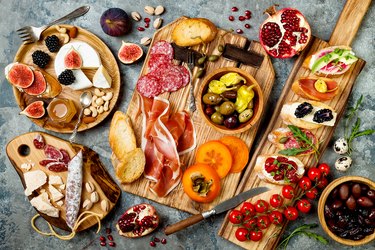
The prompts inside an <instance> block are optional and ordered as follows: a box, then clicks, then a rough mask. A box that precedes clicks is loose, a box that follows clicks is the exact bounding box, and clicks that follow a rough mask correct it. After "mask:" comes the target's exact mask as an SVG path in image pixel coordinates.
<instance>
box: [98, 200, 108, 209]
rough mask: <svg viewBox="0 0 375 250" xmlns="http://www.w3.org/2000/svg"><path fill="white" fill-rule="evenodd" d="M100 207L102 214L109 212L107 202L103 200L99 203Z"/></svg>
mask: <svg viewBox="0 0 375 250" xmlns="http://www.w3.org/2000/svg"><path fill="white" fill-rule="evenodd" d="M100 207H101V208H102V210H103V212H108V210H109V202H108V200H106V199H104V200H102V201H101V202H100Z"/></svg>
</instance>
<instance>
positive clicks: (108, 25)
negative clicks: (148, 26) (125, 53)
mask: <svg viewBox="0 0 375 250" xmlns="http://www.w3.org/2000/svg"><path fill="white" fill-rule="evenodd" d="M100 25H101V26H102V29H103V31H104V33H106V34H107V35H110V36H122V35H125V34H126V33H128V32H129V31H130V29H131V21H130V18H129V16H128V14H126V12H125V11H124V10H122V9H120V8H110V9H108V10H106V11H104V13H103V14H102V16H101V17H100Z"/></svg>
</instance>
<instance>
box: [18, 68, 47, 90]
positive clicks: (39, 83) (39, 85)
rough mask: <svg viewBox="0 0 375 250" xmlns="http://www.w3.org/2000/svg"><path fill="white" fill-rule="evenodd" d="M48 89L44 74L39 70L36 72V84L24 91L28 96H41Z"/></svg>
mask: <svg viewBox="0 0 375 250" xmlns="http://www.w3.org/2000/svg"><path fill="white" fill-rule="evenodd" d="M46 89H47V82H46V79H44V76H43V73H42V72H40V71H39V70H34V82H33V83H32V84H31V86H30V87H28V88H25V89H23V90H24V91H25V92H26V94H29V95H34V96H37V95H41V94H43V93H44V92H45V91H46Z"/></svg>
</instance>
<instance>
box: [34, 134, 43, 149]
mask: <svg viewBox="0 0 375 250" xmlns="http://www.w3.org/2000/svg"><path fill="white" fill-rule="evenodd" d="M33 143H34V146H35V148H37V149H43V148H44V147H45V146H46V142H45V140H44V137H43V136H42V135H41V134H37V135H36V136H35V138H34V140H33Z"/></svg>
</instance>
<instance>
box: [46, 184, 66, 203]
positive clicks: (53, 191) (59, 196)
mask: <svg viewBox="0 0 375 250" xmlns="http://www.w3.org/2000/svg"><path fill="white" fill-rule="evenodd" d="M48 190H49V192H50V194H51V199H52V201H58V200H61V199H62V198H64V195H63V194H62V193H60V192H59V190H57V189H56V188H55V187H54V186H52V185H49V186H48Z"/></svg>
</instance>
